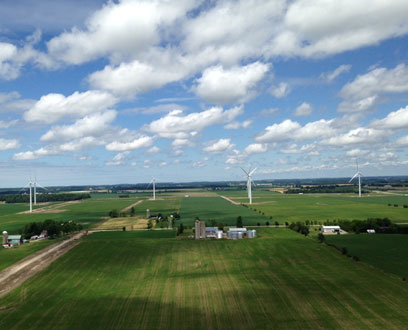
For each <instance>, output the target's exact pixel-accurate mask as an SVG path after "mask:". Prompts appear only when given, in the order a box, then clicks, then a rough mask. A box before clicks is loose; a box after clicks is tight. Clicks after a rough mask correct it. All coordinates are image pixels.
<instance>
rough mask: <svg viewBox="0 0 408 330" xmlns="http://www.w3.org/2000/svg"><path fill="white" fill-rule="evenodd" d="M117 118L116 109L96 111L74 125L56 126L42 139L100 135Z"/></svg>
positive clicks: (56, 139) (52, 139)
mask: <svg viewBox="0 0 408 330" xmlns="http://www.w3.org/2000/svg"><path fill="white" fill-rule="evenodd" d="M115 118H116V111H114V110H110V111H106V112H103V113H96V114H92V115H89V116H86V117H84V118H82V119H79V120H77V121H76V122H75V123H74V124H73V125H66V126H55V127H52V128H51V130H49V131H48V132H47V133H45V134H44V135H43V136H42V137H41V141H48V142H49V141H61V140H71V139H78V138H82V137H84V136H100V135H103V134H104V133H106V132H107V131H108V130H109V125H110V124H111V123H112V121H114V120H115Z"/></svg>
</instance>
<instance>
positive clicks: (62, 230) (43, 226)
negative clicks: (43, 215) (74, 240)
mask: <svg viewBox="0 0 408 330" xmlns="http://www.w3.org/2000/svg"><path fill="white" fill-rule="evenodd" d="M43 230H46V231H47V235H48V237H51V238H55V237H59V236H61V235H62V234H69V233H73V232H76V231H80V230H82V225H80V224H77V223H76V222H74V221H55V220H51V219H47V220H45V221H43V222H31V223H28V224H26V225H25V226H24V229H23V230H21V234H22V235H23V236H24V238H26V239H28V238H30V237H32V236H38V235H40V234H41V232H42V231H43Z"/></svg>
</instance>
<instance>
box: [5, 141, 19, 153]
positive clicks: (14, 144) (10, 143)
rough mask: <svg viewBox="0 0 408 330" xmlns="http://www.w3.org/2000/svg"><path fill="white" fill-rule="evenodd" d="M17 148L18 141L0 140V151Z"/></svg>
mask: <svg viewBox="0 0 408 330" xmlns="http://www.w3.org/2000/svg"><path fill="white" fill-rule="evenodd" d="M17 148H20V142H18V140H14V139H12V140H7V139H0V151H4V150H11V149H17Z"/></svg>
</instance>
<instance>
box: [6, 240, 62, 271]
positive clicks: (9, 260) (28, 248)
mask: <svg viewBox="0 0 408 330" xmlns="http://www.w3.org/2000/svg"><path fill="white" fill-rule="evenodd" d="M54 243H56V240H41V241H38V242H33V243H29V244H23V245H20V246H18V247H16V248H13V249H2V248H1V249H0V271H1V270H3V269H5V268H7V267H8V266H11V265H13V264H15V263H16V262H18V261H20V260H21V259H24V258H25V257H27V256H29V255H30V254H33V253H35V252H37V251H40V250H42V249H44V248H45V247H47V246H49V245H51V244H54Z"/></svg>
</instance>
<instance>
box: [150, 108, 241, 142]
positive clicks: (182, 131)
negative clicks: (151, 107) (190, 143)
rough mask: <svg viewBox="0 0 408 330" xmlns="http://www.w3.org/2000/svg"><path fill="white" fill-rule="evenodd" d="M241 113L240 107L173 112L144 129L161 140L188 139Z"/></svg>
mask: <svg viewBox="0 0 408 330" xmlns="http://www.w3.org/2000/svg"><path fill="white" fill-rule="evenodd" d="M242 113H243V108H242V107H234V108H231V109H229V110H223V109H222V108H221V107H213V108H210V109H208V110H205V111H202V112H194V113H190V114H188V115H183V111H181V110H174V111H172V112H170V113H169V114H167V115H166V116H164V117H162V118H160V119H158V120H155V121H153V122H152V123H150V125H148V126H147V127H146V129H147V130H148V131H149V132H151V133H154V134H157V135H159V136H160V137H163V138H169V139H189V138H191V137H192V136H194V135H196V134H197V132H200V131H202V130H203V129H204V128H206V127H208V126H211V125H214V124H220V123H225V122H230V121H232V120H234V119H235V118H236V117H237V116H239V115H240V114H242Z"/></svg>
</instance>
